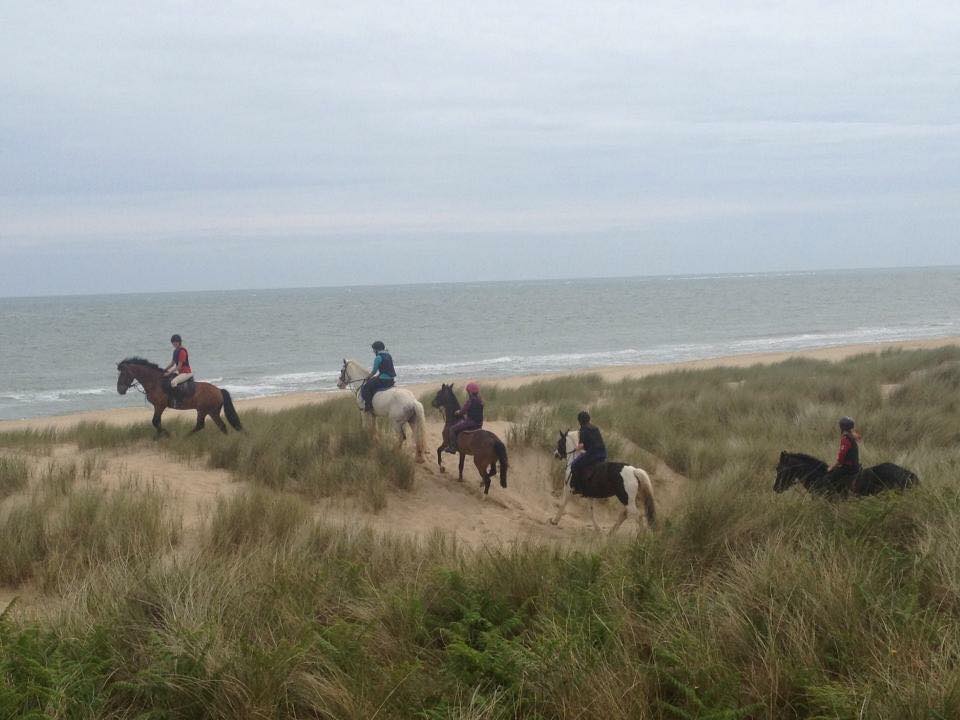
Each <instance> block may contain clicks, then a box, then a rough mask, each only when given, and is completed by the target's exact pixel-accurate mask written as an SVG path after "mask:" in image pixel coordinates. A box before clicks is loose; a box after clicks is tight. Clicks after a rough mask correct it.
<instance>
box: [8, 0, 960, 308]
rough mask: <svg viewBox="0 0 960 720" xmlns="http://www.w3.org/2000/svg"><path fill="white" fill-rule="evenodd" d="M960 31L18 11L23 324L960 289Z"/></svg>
mask: <svg viewBox="0 0 960 720" xmlns="http://www.w3.org/2000/svg"><path fill="white" fill-rule="evenodd" d="M957 19H958V14H957V10H956V6H955V4H954V3H950V2H942V3H935V2H912V3H905V2H899V3H894V2H877V1H876V0H874V2H869V3H867V2H857V1H853V2H843V3H837V2H835V1H831V2H817V1H816V0H804V1H803V2H778V3H771V2H740V1H738V0H732V1H731V2H724V3H717V2H676V1H674V2H628V3H619V2H602V1H599V2H590V3H586V2H579V3H570V2H564V1H563V0H552V1H551V2H542V3H541V2H523V3H516V2H504V3H497V2H481V1H479V0H471V1H469V2H456V1H446V0H445V1H444V2H432V3H423V2H402V1H393V2H381V3H369V2H364V1H363V0H354V1H353V2H350V3H328V2H318V1H317V0H309V1H306V0H305V1H303V2H300V1H293V0H274V1H273V2H269V3H267V2H247V1H245V0H238V1H236V2H230V3H215V2H211V3H195V2H162V1H159V0H152V1H151V2H138V1H137V0H125V1H124V2H111V1H110V0H106V1H104V2H97V3H79V2H55V1H50V2H42V1H40V2H19V1H17V0H0V66H2V67H3V68H4V70H3V71H2V72H0V295H7V296H10V295H36V294H71V293H95V292H104V293H106V292H135V291H153V290H194V289H226V288H261V287H290V286H298V287H299V286H317V285H352V284H368V283H372V284H380V283H384V284H393V283H403V282H435V281H445V280H450V281H459V280H493V279H519V278H554V277H602V276H622V275H653V274H692V273H724V272H759V271H781V270H810V269H820V268H836V267H899V266H926V265H960V237H958V228H960V22H957Z"/></svg>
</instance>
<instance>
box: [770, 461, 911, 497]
mask: <svg viewBox="0 0 960 720" xmlns="http://www.w3.org/2000/svg"><path fill="white" fill-rule="evenodd" d="M919 482H920V478H918V477H917V476H916V475H915V474H914V473H912V472H910V471H909V470H907V469H906V468H903V467H900V466H899V465H894V464H893V463H881V464H880V465H874V466H873V467H869V468H863V469H862V470H861V471H860V472H859V473H858V474H857V475H854V476H853V479H852V481H851V476H850V475H846V476H843V475H840V474H838V473H831V472H830V471H829V466H828V465H827V464H826V463H825V462H823V460H819V459H817V458H815V457H813V456H811V455H805V454H804V453H790V452H786V451H783V452H781V453H780V461H779V462H778V463H777V478H776V480H775V481H774V483H773V491H774V492H777V493H782V492H783V491H784V490H786V489H787V488H789V487H791V486H792V485H794V484H796V483H800V484H801V485H803V486H804V487H805V488H806V489H807V490H808V491H809V492H812V493H816V494H817V495H834V496H841V497H843V496H846V495H848V494H852V495H858V496H862V495H876V494H877V493H881V492H884V491H885V490H905V489H907V488H910V487H913V486H915V485H917V484H919Z"/></svg>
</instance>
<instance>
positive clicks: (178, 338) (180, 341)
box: [170, 335, 183, 343]
mask: <svg viewBox="0 0 960 720" xmlns="http://www.w3.org/2000/svg"><path fill="white" fill-rule="evenodd" d="M170 342H172V343H174V342H178V343H182V342H183V338H181V337H180V336H179V335H173V336H172V337H171V338H170Z"/></svg>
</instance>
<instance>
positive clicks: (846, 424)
mask: <svg viewBox="0 0 960 720" xmlns="http://www.w3.org/2000/svg"><path fill="white" fill-rule="evenodd" d="M854 425H856V423H855V422H854V421H853V418H852V417H847V416H846V415H844V416H843V417H842V418H840V429H841V430H853V426H854Z"/></svg>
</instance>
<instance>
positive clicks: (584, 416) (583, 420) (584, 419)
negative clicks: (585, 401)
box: [577, 410, 590, 425]
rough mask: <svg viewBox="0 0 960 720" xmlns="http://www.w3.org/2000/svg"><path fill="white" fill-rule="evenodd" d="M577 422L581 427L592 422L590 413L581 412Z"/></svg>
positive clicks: (578, 414)
mask: <svg viewBox="0 0 960 720" xmlns="http://www.w3.org/2000/svg"><path fill="white" fill-rule="evenodd" d="M577 422H578V423H580V424H581V425H586V424H587V423H588V422H590V413H588V412H587V411H586V410H581V411H580V412H579V413H577Z"/></svg>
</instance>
